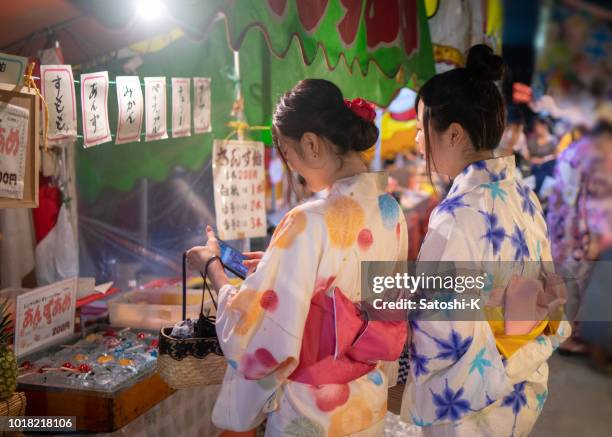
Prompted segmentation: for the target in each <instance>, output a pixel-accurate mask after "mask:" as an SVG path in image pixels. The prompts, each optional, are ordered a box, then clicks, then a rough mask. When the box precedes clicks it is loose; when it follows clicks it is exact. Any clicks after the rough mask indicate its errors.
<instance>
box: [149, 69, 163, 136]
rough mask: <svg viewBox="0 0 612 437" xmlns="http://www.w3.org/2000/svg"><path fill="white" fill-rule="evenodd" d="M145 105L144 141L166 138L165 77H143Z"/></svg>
mask: <svg viewBox="0 0 612 437" xmlns="http://www.w3.org/2000/svg"><path fill="white" fill-rule="evenodd" d="M145 105H146V106H147V110H146V135H145V141H155V140H163V139H166V138H168V128H167V126H166V78H165V77H145Z"/></svg>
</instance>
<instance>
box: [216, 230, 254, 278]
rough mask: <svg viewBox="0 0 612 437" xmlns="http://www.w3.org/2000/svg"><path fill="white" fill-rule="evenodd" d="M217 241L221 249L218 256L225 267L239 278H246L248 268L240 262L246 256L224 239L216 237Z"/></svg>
mask: <svg viewBox="0 0 612 437" xmlns="http://www.w3.org/2000/svg"><path fill="white" fill-rule="evenodd" d="M217 241H218V242H219V249H220V250H221V256H220V258H221V261H222V262H223V265H224V266H225V268H226V269H227V270H229V271H230V272H232V273H233V274H234V275H236V276H238V277H239V278H241V279H244V278H246V276H247V274H248V272H249V269H248V268H247V267H246V266H245V265H244V264H243V263H242V262H243V261H244V260H245V259H247V258H246V257H245V256H244V255H243V254H242V252H240V251H239V250H238V249H234V248H233V247H232V246H230V245H229V244H227V243H225V242H224V241H222V240H219V239H218V238H217Z"/></svg>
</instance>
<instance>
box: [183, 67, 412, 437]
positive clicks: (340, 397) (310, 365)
mask: <svg viewBox="0 0 612 437" xmlns="http://www.w3.org/2000/svg"><path fill="white" fill-rule="evenodd" d="M374 117H375V113H374V109H373V108H372V107H371V106H370V105H369V104H368V103H367V102H365V101H364V100H362V99H355V100H352V101H345V100H344V99H343V97H342V93H341V92H340V90H339V89H338V87H336V86H335V85H334V84H332V83H331V82H328V81H325V80H319V79H307V80H304V81H302V82H300V83H299V84H298V85H297V86H295V88H293V89H292V90H291V91H289V92H288V93H286V94H285V95H284V96H282V97H281V99H280V102H279V103H278V106H277V107H276V111H275V113H274V117H273V134H274V135H273V136H274V140H275V143H276V146H277V147H278V149H279V151H280V153H281V156H282V157H283V158H284V160H285V161H286V163H287V164H288V165H289V166H290V167H291V168H292V169H293V170H294V171H296V172H298V173H299V174H300V175H301V176H303V178H304V179H305V180H306V182H307V184H308V186H309V188H310V189H311V190H312V191H315V192H317V191H321V190H323V189H329V195H328V196H327V198H325V199H321V200H316V201H311V202H308V203H305V204H303V205H301V206H298V207H296V208H294V209H293V210H292V211H290V212H289V213H288V214H287V215H286V216H285V217H284V219H283V220H282V222H281V223H280V224H279V226H278V227H277V229H276V231H275V232H274V235H273V237H272V240H271V242H270V245H269V247H268V249H267V251H266V252H265V253H264V254H263V256H262V257H261V260H260V261H259V263H258V265H257V267H256V270H255V271H254V272H253V273H252V274H250V275H249V276H247V278H246V280H245V281H244V283H243V284H242V286H241V287H240V289H237V288H235V287H233V286H232V285H230V284H229V283H228V280H227V277H226V276H225V273H224V270H223V268H222V266H221V264H220V263H218V262H215V258H214V256H216V255H218V253H219V249H218V244H217V240H216V239H215V236H214V234H213V233H212V230H211V228H210V227H208V229H207V234H208V243H207V245H206V246H203V247H195V248H193V249H191V250H190V251H189V253H188V259H189V261H190V263H191V265H192V266H193V267H195V268H196V269H198V270H200V271H204V270H205V268H206V267H208V275H209V277H210V279H211V281H212V283H213V285H214V286H215V288H216V289H217V290H218V291H219V308H218V312H217V322H216V323H217V334H218V336H219V340H220V343H221V347H222V349H223V353H224V354H225V357H226V358H227V360H228V364H229V366H228V370H227V373H226V375H225V379H224V381H223V386H222V389H221V393H220V395H219V398H218V400H217V403H216V405H215V408H214V411H213V422H214V423H215V424H216V425H217V426H219V427H220V428H224V429H226V430H233V431H245V430H249V429H252V428H254V427H256V426H257V425H258V424H259V423H261V422H262V420H263V419H264V418H267V423H266V436H306V435H312V436H315V435H316V436H346V435H355V436H382V435H383V427H384V417H385V414H386V412H387V387H388V382H387V381H388V377H387V374H386V370H383V365H382V364H381V362H392V361H396V360H397V359H398V357H399V355H400V353H401V350H402V348H403V346H404V343H405V342H406V338H407V324H406V322H405V320H404V321H397V322H382V321H370V322H365V321H364V319H365V318H362V317H361V314H360V311H359V309H358V307H357V306H356V305H355V304H354V302H357V301H359V300H360V299H361V285H360V281H361V274H360V266H361V262H362V261H368V260H376V261H393V262H397V261H398V260H402V261H405V260H406V257H407V253H408V247H407V246H408V238H407V230H406V223H405V220H404V216H403V214H402V213H401V210H400V207H399V205H398V204H397V203H396V201H395V200H394V199H393V198H392V197H391V196H389V195H387V194H386V193H385V188H386V185H387V176H386V175H385V174H384V173H369V172H368V171H367V167H366V165H365V164H364V162H363V161H362V160H361V158H360V155H359V152H360V151H364V150H366V149H368V148H369V147H370V146H372V145H373V144H374V143H375V142H376V139H377V136H378V129H377V128H376V126H375V124H374V122H373V121H374ZM211 259H212V260H213V261H210V260H211ZM384 368H385V369H386V366H385V367H384Z"/></svg>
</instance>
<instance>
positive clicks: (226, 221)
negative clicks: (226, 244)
mask: <svg viewBox="0 0 612 437" xmlns="http://www.w3.org/2000/svg"><path fill="white" fill-rule="evenodd" d="M212 159H213V163H212V166H213V180H214V188H215V211H216V218H217V229H218V232H219V236H220V237H221V239H223V240H236V239H240V238H253V237H263V236H265V235H266V209H265V208H266V207H265V185H264V183H265V173H264V145H263V143H261V142H257V141H222V140H215V141H214V143H213V158H212Z"/></svg>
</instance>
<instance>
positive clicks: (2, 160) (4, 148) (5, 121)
mask: <svg viewBox="0 0 612 437" xmlns="http://www.w3.org/2000/svg"><path fill="white" fill-rule="evenodd" d="M29 112H30V111H28V110H27V109H26V108H21V107H19V106H15V105H11V104H10V103H5V102H0V197H8V198H11V199H23V187H24V173H25V166H26V147H27V142H28V119H29Z"/></svg>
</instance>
